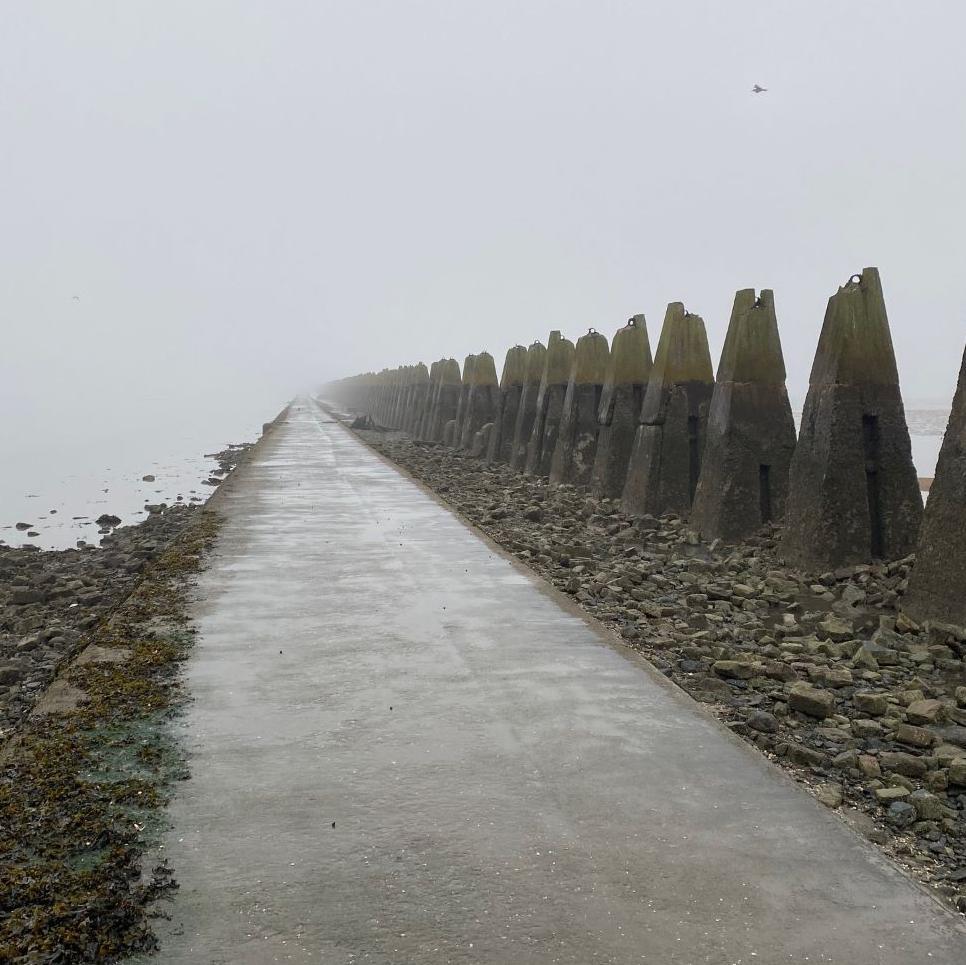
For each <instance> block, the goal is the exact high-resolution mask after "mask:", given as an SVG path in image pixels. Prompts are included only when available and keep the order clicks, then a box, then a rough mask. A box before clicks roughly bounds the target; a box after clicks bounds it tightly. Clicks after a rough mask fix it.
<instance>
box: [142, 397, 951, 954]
mask: <svg viewBox="0 0 966 965" xmlns="http://www.w3.org/2000/svg"><path fill="white" fill-rule="evenodd" d="M226 486H227V487H228V488H227V489H225V490H223V493H222V504H221V506H220V511H221V512H222V513H223V514H224V517H225V522H224V526H223V528H222V531H221V535H220V538H219V542H218V545H217V547H216V551H215V553H214V555H213V558H212V560H211V562H210V566H209V568H208V569H207V571H206V572H205V573H203V574H202V575H201V578H200V583H199V586H198V591H197V599H198V602H197V604H196V607H195V613H194V616H195V620H196V625H197V628H198V631H199V632H198V642H197V643H196V645H195V647H194V648H193V650H192V654H191V658H190V660H189V661H188V663H187V664H186V667H185V677H186V685H187V686H188V688H189V689H190V693H191V695H192V697H193V699H192V700H191V702H190V703H189V704H188V705H187V706H186V708H185V712H184V715H183V716H182V717H180V718H179V719H178V721H177V727H178V728H179V731H180V732H181V735H182V738H183V740H184V741H185V743H186V746H187V749H188V752H189V755H190V766H191V772H192V778H191V780H189V781H184V782H181V783H179V785H178V788H177V795H176V797H175V799H174V801H173V802H172V805H171V808H170V811H169V815H170V818H171V821H172V825H173V826H172V828H171V831H170V833H169V834H167V835H166V837H165V841H164V844H165V848H164V854H165V855H166V856H167V857H168V859H169V862H170V865H171V867H172V868H173V869H174V871H175V874H176V876H177V879H178V881H179V883H180V886H181V887H180V890H179V891H178V892H177V893H176V895H175V897H174V899H173V901H171V902H166V903H165V904H164V906H163V910H164V911H165V912H167V913H168V914H170V915H171V920H170V921H160V922H158V924H157V928H158V930H159V932H160V938H161V950H160V953H159V954H157V955H156V956H155V957H153V958H152V959H151V961H152V962H157V963H158V965H202V963H203V965H227V963H231V965H264V963H266V962H273V961H276V960H278V961H285V962H293V963H300V965H301V963H310V962H316V963H323V962H324V963H339V965H346V963H350V962H360V963H361V962H369V963H372V965H389V963H407V965H438V963H444V962H452V963H462V965H478V963H479V965H510V963H513V965H518V963H524V962H525V963H528V965H549V963H552V962H571V963H579V965H587V963H621V965H623V963H629V962H646V963H647V962H649V963H655V965H696V963H698V962H710V963H715V965H718V963H731V962H739V961H740V962H747V963H751V962H761V963H763V965H778V963H785V962H788V963H799V962H816V963H817V962H839V963H843V965H844V963H849V965H860V963H861V965H866V963H871V962H875V965H911V963H920V962H927V961H928V962H929V963H930V965H953V963H956V965H960V963H961V962H962V961H963V959H964V954H966V951H964V949H966V946H964V939H963V932H962V930H961V928H960V927H959V926H958V924H957V922H956V920H955V919H954V917H953V916H952V915H950V914H949V913H947V912H946V911H945V910H944V909H942V908H941V907H940V906H939V905H938V904H937V903H936V902H934V901H933V899H932V898H931V897H930V896H929V895H927V894H926V893H925V892H923V891H922V890H921V889H920V888H919V887H918V886H916V885H914V884H913V883H912V882H910V881H909V880H908V879H907V878H905V877H904V876H903V875H902V874H900V873H899V872H898V871H897V870H896V869H895V868H894V867H892V866H891V865H890V864H888V863H887V862H885V861H884V860H883V859H881V858H880V857H879V856H877V855H875V854H874V853H873V852H872V851H871V849H870V847H869V846H868V845H867V844H866V843H865V842H863V841H861V840H860V839H859V838H858V837H857V836H856V835H854V834H853V833H852V832H851V831H849V830H848V829H847V828H846V827H845V826H844V825H843V824H842V823H841V822H839V821H838V820H837V819H836V818H835V816H834V815H831V814H829V813H827V812H826V811H825V810H824V809H823V808H822V807H821V805H819V804H817V803H816V802H815V801H814V800H813V799H812V798H811V797H810V796H809V795H808V794H807V793H806V792H804V791H803V790H802V789H801V788H799V787H797V786H795V785H794V784H793V783H792V782H791V781H790V780H788V779H787V778H786V777H785V776H784V775H782V774H781V773H779V772H778V771H777V769H776V768H775V767H773V766H772V765H771V764H770V763H769V762H768V761H767V760H765V759H764V758H763V757H762V756H761V755H760V754H759V753H758V752H757V751H755V750H753V749H750V748H748V747H746V746H744V745H743V744H741V743H739V742H738V741H737V740H736V739H735V738H733V737H732V736H731V735H729V734H728V733H726V732H725V731H724V730H723V729H722V728H721V727H720V725H719V724H717V723H716V722H714V721H712V720H711V719H710V718H709V717H707V716H706V715H705V714H704V713H702V712H701V711H700V710H698V709H697V707H696V706H695V704H694V703H693V702H692V701H691V700H690V699H689V698H687V697H686V696H684V695H683V694H682V693H681V692H680V691H678V690H677V689H675V688H672V687H671V686H670V685H669V684H667V683H666V682H665V681H664V680H663V679H662V678H661V676H660V675H658V674H656V673H654V672H653V671H651V670H650V669H649V668H648V666H647V665H646V664H644V663H643V662H642V661H638V660H636V659H634V658H631V657H629V656H625V655H624V654H623V652H618V651H616V650H615V649H614V648H613V644H612V640H613V638H612V637H611V636H610V635H608V634H607V633H606V632H604V631H603V630H602V629H601V628H600V625H599V624H598V623H596V622H595V621H591V620H588V619H586V618H584V617H581V616H580V615H578V614H576V613H575V612H573V611H571V610H570V609H568V608H567V607H566V606H565V605H562V604H561V603H560V602H558V601H559V597H557V596H556V595H552V594H551V593H549V592H548V591H546V590H545V589H544V584H542V583H541V582H540V581H538V580H537V579H536V578H535V577H534V576H533V575H532V574H530V573H529V572H527V571H524V570H522V569H521V568H517V566H515V565H514V564H512V563H510V562H509V561H508V560H507V559H506V558H505V557H504V556H503V555H502V554H500V553H498V552H496V551H495V550H494V549H493V548H492V547H491V546H490V545H488V544H487V543H485V542H484V541H483V540H481V539H480V538H479V537H478V536H476V535H475V534H474V533H473V532H471V531H470V530H468V529H467V528H466V527H465V526H464V525H463V524H461V523H460V521H459V520H458V519H456V518H455V517H454V516H453V515H452V514H451V513H450V512H448V511H447V510H446V509H444V508H442V507H441V506H440V505H439V504H438V503H436V502H435V501H434V500H433V499H432V498H431V497H430V496H428V495H427V494H426V493H425V492H424V491H423V490H422V489H421V488H420V487H419V486H417V485H416V484H414V483H412V482H410V481H409V480H407V479H406V478H405V477H403V476H402V475H401V474H400V473H398V472H397V471H396V470H395V469H393V468H392V467H391V466H389V465H388V464H386V463H385V462H383V461H382V460H381V459H380V458H379V457H378V456H376V455H375V454H374V453H372V452H371V451H369V450H367V449H366V448H365V447H364V446H363V445H361V443H360V442H359V441H358V440H356V439H354V438H353V437H352V436H351V435H350V434H349V433H347V432H346V431H345V430H344V429H343V428H342V427H341V426H338V425H334V424H333V423H332V422H331V421H330V420H329V419H328V418H327V417H326V416H324V415H323V414H320V413H319V411H318V410H317V409H316V408H315V407H314V406H313V405H312V404H311V403H308V402H301V401H300V402H298V403H296V405H295V406H293V408H292V410H291V413H290V418H289V420H288V422H286V423H285V424H283V425H281V426H279V428H278V429H277V430H275V431H274V432H273V434H272V437H271V441H270V442H269V443H268V444H267V445H266V446H264V447H262V449H261V450H260V452H259V453H258V454H256V457H255V459H253V461H252V462H251V463H250V464H249V465H248V466H246V467H245V468H244V469H242V470H241V471H239V473H238V474H237V477H233V479H232V480H231V481H230V482H229V483H227V484H226Z"/></svg>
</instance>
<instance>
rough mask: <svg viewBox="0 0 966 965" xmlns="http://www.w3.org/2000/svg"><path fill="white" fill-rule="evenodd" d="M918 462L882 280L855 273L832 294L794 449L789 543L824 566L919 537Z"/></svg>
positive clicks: (803, 563) (807, 562)
mask: <svg viewBox="0 0 966 965" xmlns="http://www.w3.org/2000/svg"><path fill="white" fill-rule="evenodd" d="M921 519H922V497H921V496H920V493H919V480H918V478H917V476H916V470H915V467H914V465H913V462H912V446H911V443H910V441H909V429H908V427H907V426H906V416H905V410H904V409H903V406H902V395H901V393H900V391H899V374H898V371H897V370H896V359H895V354H894V352H893V349H892V336H891V334H890V332H889V320H888V317H887V315H886V308H885V300H884V299H883V297H882V284H881V282H880V280H879V272H878V270H877V269H875V268H866V269H865V270H864V271H863V272H862V274H861V275H853V276H852V278H851V279H850V280H849V281H848V283H847V284H845V285H844V286H842V287H841V288H840V289H839V290H838V291H837V292H836V293H835V294H834V295H833V296H832V297H831V298H830V299H829V302H828V308H827V310H826V312H825V323H824V325H823V327H822V334H821V337H820V338H819V343H818V350H817V352H816V354H815V362H814V364H813V365H812V374H811V378H810V380H809V388H808V396H807V397H806V399H805V410H804V412H803V413H802V427H801V432H800V433H799V438H798V446H797V448H796V449H795V456H794V458H793V459H792V464H791V474H790V479H789V489H788V505H787V507H786V511H785V533H784V537H783V540H782V552H783V554H784V556H785V558H786V559H787V560H788V561H789V562H790V563H793V564H794V565H796V566H799V567H801V568H803V569H809V570H819V569H821V570H826V569H831V568H833V567H838V566H844V565H847V564H851V563H860V562H865V561H868V560H871V559H896V558H898V557H901V556H905V555H906V554H907V553H911V552H912V551H913V550H914V549H915V546H916V538H917V536H918V533H919V523H920V521H921Z"/></svg>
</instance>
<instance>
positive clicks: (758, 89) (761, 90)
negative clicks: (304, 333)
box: [751, 84, 768, 94]
mask: <svg viewBox="0 0 966 965" xmlns="http://www.w3.org/2000/svg"><path fill="white" fill-rule="evenodd" d="M767 90H768V88H767V87H759V86H758V85H757V84H755V86H754V87H752V88H751V92H752V94H764V93H765V91H767Z"/></svg>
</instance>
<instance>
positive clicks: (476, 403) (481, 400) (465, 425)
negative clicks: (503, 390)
mask: <svg viewBox="0 0 966 965" xmlns="http://www.w3.org/2000/svg"><path fill="white" fill-rule="evenodd" d="M499 401H500V386H499V383H498V382H497V380H496V365H495V364H494V362H493V356H492V355H490V353H489V352H480V354H479V355H476V356H474V357H473V371H472V379H471V382H470V391H469V394H468V395H467V397H466V409H465V411H464V413H463V422H462V423H461V425H460V438H459V448H460V449H472V447H473V437H474V436H475V435H476V433H477V432H479V430H480V429H481V428H482V427H483V426H484V425H486V424H487V423H490V422H492V421H493V419H494V418H495V417H496V410H497V407H498V405H499ZM483 454H484V455H485V454H486V451H485V450H484V451H483Z"/></svg>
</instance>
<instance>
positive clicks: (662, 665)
mask: <svg viewBox="0 0 966 965" xmlns="http://www.w3.org/2000/svg"><path fill="white" fill-rule="evenodd" d="M358 435H359V436H360V437H361V438H362V439H364V440H365V441H366V442H368V443H369V444H370V445H372V446H373V448H375V449H376V450H377V451H379V452H381V453H382V454H383V455H385V456H386V457H387V458H389V459H391V460H392V461H394V462H395V463H396V464H397V465H399V466H401V467H402V468H403V469H405V470H406V471H407V472H409V473H410V474H411V475H412V476H413V477H414V478H416V479H418V480H419V481H420V482H421V483H423V484H424V485H425V486H427V487H428V488H429V489H431V490H432V491H433V492H435V493H437V494H438V495H439V496H440V497H441V498H442V499H444V500H445V501H446V502H448V503H449V504H450V505H451V506H453V508H454V509H455V510H456V511H457V512H458V513H459V514H461V515H462V516H464V517H465V518H466V519H467V520H469V521H470V522H472V523H473V524H475V525H476V526H478V527H479V528H480V529H481V530H483V531H484V532H485V533H486V534H487V535H488V536H490V537H491V538H492V539H493V540H494V541H496V542H497V543H499V544H500V545H501V546H503V547H504V548H505V549H506V550H508V551H509V552H511V553H512V554H513V555H514V556H516V557H517V558H518V559H520V560H521V561H523V562H524V563H526V564H527V565H529V566H530V567H531V568H532V569H534V570H535V571H536V572H537V573H539V574H540V575H541V576H543V577H544V578H545V579H547V580H548V581H549V582H551V583H552V584H554V586H556V587H557V588H558V589H560V590H562V591H564V592H565V593H567V594H569V595H570V596H571V597H572V598H573V599H574V601H575V602H576V603H577V604H578V605H580V606H581V607H582V608H583V609H585V610H586V611H588V612H589V613H591V614H593V615H594V616H595V617H597V618H598V619H600V620H602V621H604V622H605V623H606V624H608V625H610V626H611V627H612V628H613V629H614V631H615V632H616V633H618V634H619V635H620V637H621V638H622V640H623V641H624V642H625V643H626V644H627V645H628V646H630V647H632V648H634V649H635V650H637V651H639V652H640V653H642V654H643V655H644V656H645V657H647V659H648V660H649V661H650V662H651V663H652V664H653V665H654V666H655V667H656V668H657V669H658V670H660V671H661V672H662V673H664V674H665V675H666V676H667V677H668V678H670V679H671V680H673V681H674V682H675V683H676V684H678V685H679V686H680V687H682V688H683V689H684V690H685V691H687V692H688V693H689V694H690V695H691V696H692V697H694V698H695V699H696V700H699V701H701V702H702V703H703V704H705V705H706V706H707V707H708V708H709V709H710V710H711V711H712V712H713V713H715V714H716V715H717V716H718V717H719V718H720V719H721V720H722V721H723V722H724V723H725V724H726V725H727V726H728V727H729V728H730V729H731V730H732V731H733V732H734V733H735V734H737V735H739V736H740V737H742V738H743V739H744V740H746V741H748V742H749V743H752V744H754V745H755V746H756V747H757V748H759V749H760V750H761V751H762V752H763V753H764V754H766V755H767V756H768V757H769V758H770V759H771V760H773V761H775V762H776V763H777V764H779V765H780V766H782V767H783V768H784V769H785V770H786V771H788V772H789V773H790V774H791V775H792V776H793V777H794V778H795V779H796V780H798V781H800V782H802V783H804V784H806V785H807V786H808V787H809V788H810V789H811V790H812V792H813V793H814V794H815V796H816V797H817V798H818V799H819V800H820V801H821V802H822V803H823V804H824V805H826V806H827V807H829V808H831V809H834V810H835V811H836V812H838V813H839V814H840V815H841V816H842V817H843V818H845V819H846V820H847V821H848V822H849V823H850V824H851V825H852V826H853V827H855V828H856V830H858V831H859V832H860V833H862V834H863V835H864V836H865V837H866V838H868V839H869V840H870V841H872V842H873V843H875V844H876V845H878V846H879V847H880V848H881V849H882V850H883V851H885V852H886V853H888V854H889V855H890V856H891V857H892V858H893V859H894V860H895V861H897V862H898V863H899V864H901V865H902V866H903V867H905V868H906V869H907V870H908V871H910V872H911V873H912V874H913V875H914V876H916V877H917V878H919V879H920V880H921V881H922V882H924V883H925V884H927V885H928V886H929V887H930V889H931V890H933V892H934V893H935V894H937V895H938V896H940V897H941V898H942V899H944V900H946V901H947V902H949V903H950V904H952V905H953V907H955V908H957V909H958V910H959V911H960V912H966V666H964V657H966V635H964V634H963V633H962V632H961V631H958V630H957V629H956V628H953V627H932V628H931V629H929V630H926V629H924V628H921V627H919V626H917V625H916V624H914V623H912V622H911V621H909V620H907V619H905V618H904V617H902V616H901V615H899V614H898V610H897V603H898V601H899V600H900V599H901V596H902V593H903V592H904V590H905V587H906V582H907V578H908V575H909V572H910V566H911V563H912V562H913V558H912V557H908V558H906V559H902V560H898V561H896V562H892V563H889V564H881V565H871V566H870V565H859V566H851V567H848V568H844V569H841V570H836V571H834V572H828V573H818V574H805V573H802V572H800V571H798V570H795V569H793V568H790V567H788V566H786V565H784V563H783V561H782V560H781V559H780V557H779V555H778V549H777V536H778V529H777V528H776V527H770V528H766V529H765V530H763V531H762V532H761V533H760V534H759V535H758V536H757V537H755V538H753V539H750V540H748V541H746V542H744V543H742V544H740V545H738V546H724V545H721V544H719V543H712V544H711V545H704V544H703V543H702V542H701V541H700V540H699V539H698V538H697V537H696V536H695V535H694V534H693V533H692V532H691V531H690V530H689V528H688V525H687V523H686V521H684V520H683V519H681V518H679V517H677V516H673V515H669V516H663V517H660V518H655V517H651V516H647V515H645V516H641V517H635V518H632V517H630V516H627V515H625V514H623V513H622V512H621V511H620V505H619V503H618V502H617V501H616V500H607V499H595V498H593V497H592V496H591V495H590V493H589V491H588V490H587V489H585V488H582V487H574V486H570V485H563V486H556V487H551V486H549V484H548V482H547V481H546V480H545V479H542V478H534V477H530V476H525V475H522V474H520V473H518V472H515V471H513V470H511V469H509V468H508V467H506V466H503V465H492V464H489V465H488V464H486V463H485V462H484V461H482V460H480V459H477V458H472V457H471V456H470V455H469V454H467V453H464V452H459V451H454V450H452V449H450V448H448V447H443V446H440V445H438V444H432V443H415V442H413V441H412V440H410V439H409V438H408V437H407V436H405V435H403V434H401V433H398V432H383V431H377V430H367V429H362V430H359V431H358Z"/></svg>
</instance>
